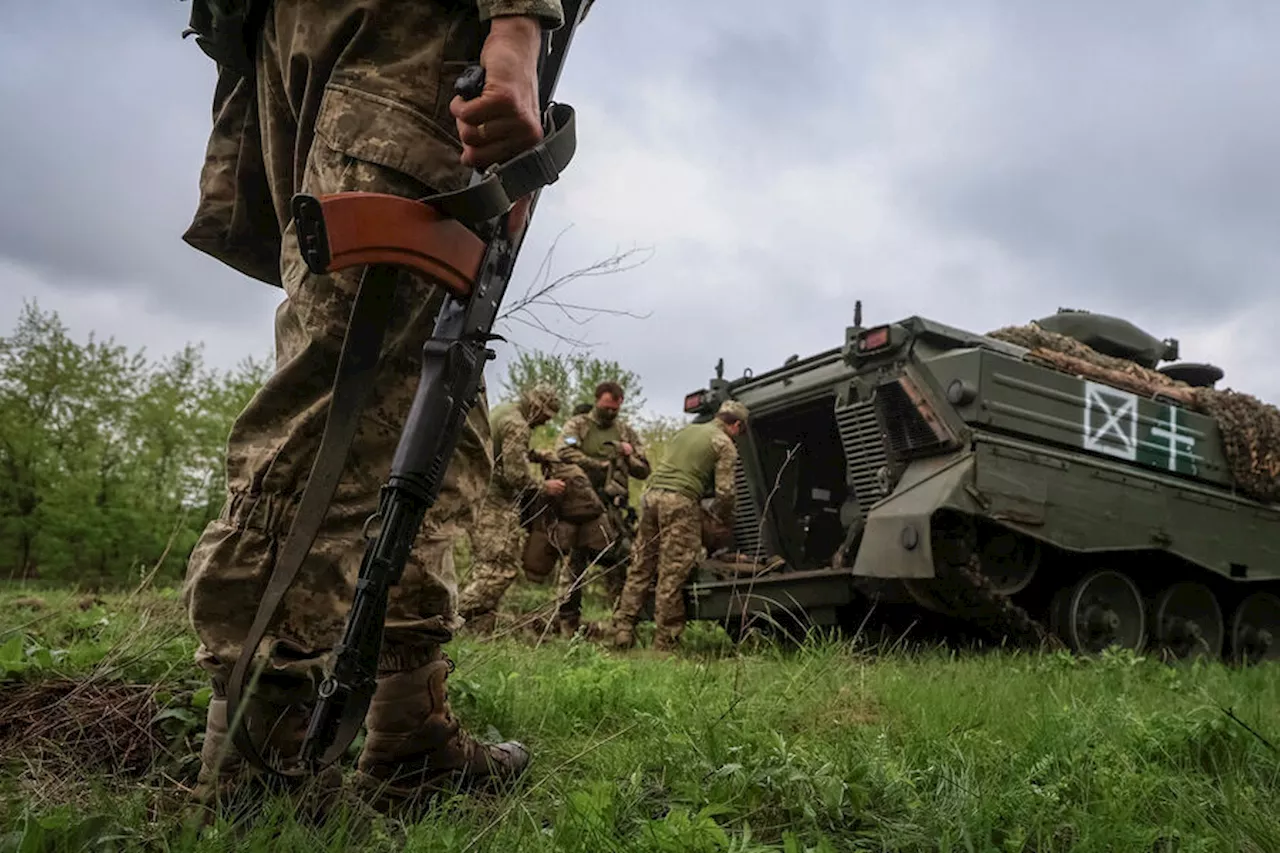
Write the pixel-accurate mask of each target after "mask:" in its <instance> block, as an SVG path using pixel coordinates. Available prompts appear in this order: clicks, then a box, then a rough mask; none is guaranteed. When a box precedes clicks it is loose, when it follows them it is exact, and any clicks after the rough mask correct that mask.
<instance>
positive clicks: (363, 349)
mask: <svg viewBox="0 0 1280 853" xmlns="http://www.w3.org/2000/svg"><path fill="white" fill-rule="evenodd" d="M546 120H547V121H546V124H547V128H546V134H545V136H544V138H543V140H542V141H541V142H540V143H539V144H538V145H536V146H535V147H534V148H532V149H530V150H529V151H527V152H525V153H524V154H521V155H519V156H517V157H514V158H512V159H511V160H508V161H507V162H505V163H503V164H501V165H498V166H494V167H491V168H490V169H489V170H488V171H487V172H486V173H485V176H484V178H483V179H482V180H481V181H480V182H479V183H476V184H472V185H471V186H469V187H467V188H465V189H463V190H458V191H456V192H451V193H441V194H439V195H435V196H430V197H427V198H424V199H421V201H422V202H423V203H425V204H428V205H431V206H433V207H436V208H437V209H439V210H440V211H441V213H444V214H446V215H448V216H450V217H452V218H454V219H458V220H460V221H462V222H463V223H465V224H467V225H472V226H474V225H476V224H479V223H481V222H484V221H486V220H489V219H493V218H494V217H496V216H500V215H502V214H504V213H506V212H507V211H508V210H509V209H510V207H511V205H512V200H515V199H519V198H521V197H522V196H525V195H528V194H529V193H530V192H533V191H536V190H538V189H540V188H541V187H543V186H545V185H547V184H550V183H554V182H555V181H556V180H557V179H558V178H559V175H560V172H561V171H562V170H563V169H564V168H565V166H566V165H568V162H569V160H570V159H571V158H572V157H573V154H574V150H575V147H576V139H575V127H574V112H573V108H572V107H570V106H568V105H566V104H551V105H550V106H549V109H548V111H547V114H546ZM526 227H527V226H526ZM398 274H399V273H398V271H396V270H395V269H394V268H389V267H386V266H381V265H374V266H369V267H367V268H366V271H365V273H364V275H363V276H362V277H361V281H360V287H359V290H358V292H357V294H356V298H355V303H354V305H353V306H352V310H351V315H350V322H349V324H348V327H347V333H346V337H345V338H344V340H343V345H342V355H341V356H340V358H339V361H338V367H337V372H336V374H335V376H334V382H333V392H332V397H331V399H330V402H329V411H328V415H327V418H326V421H325V428H324V435H323V438H322V439H321V442H320V449H319V451H318V452H317V454H316V458H315V462H314V463H313V464H312V468H311V473H310V475H309V477H308V479H307V484H306V486H305V487H304V489H303V493H302V498H301V500H300V502H299V505H298V510H297V512H296V514H295V515H294V519H293V523H292V524H291V525H290V528H289V532H288V534H287V536H286V538H285V541H284V545H283V546H282V547H281V549H280V552H279V556H278V558H277V560H276V563H275V567H274V570H273V571H272V574H271V578H270V580H269V581H268V583H267V586H266V589H265V590H264V592H263V594H262V598H261V599H260V602H259V605H258V611H257V614H256V615H255V617H254V621H253V625H252V627H251V628H250V629H249V633H248V635H247V636H246V637H245V640H244V643H243V644H242V646H241V650H240V657H239V659H238V660H237V661H236V664H235V666H234V668H233V670H232V673H231V680H230V683H229V684H228V685H227V716H228V720H229V724H230V726H231V734H232V740H233V742H234V743H235V745H236V747H237V748H238V749H239V751H240V753H241V754H242V755H243V757H244V758H245V759H247V760H248V761H249V762H250V763H251V764H253V765H254V766H256V767H258V768H259V769H263V770H268V771H270V772H274V773H278V774H280V775H302V774H303V773H304V772H305V771H303V770H300V769H299V770H293V771H286V770H283V769H281V768H277V767H273V766H269V764H268V762H267V761H266V760H265V759H264V758H263V756H262V755H261V753H260V752H259V750H258V748H257V745H256V744H254V742H253V739H252V737H251V736H250V734H249V732H248V729H247V727H246V726H245V725H243V724H241V723H239V722H238V720H237V716H238V710H239V707H240V704H241V702H242V701H243V697H244V695H245V694H246V690H245V684H246V680H247V678H248V675H249V667H250V665H251V663H252V661H253V659H254V658H255V657H256V655H257V650H258V646H260V645H261V643H262V640H263V638H264V637H265V636H266V634H267V631H269V630H270V628H271V626H272V622H273V621H274V620H275V618H276V615H277V613H278V612H279V610H280V605H281V603H282V602H283V600H284V596H285V594H286V593H287V592H288V590H289V588H290V587H291V586H292V585H293V582H294V581H295V580H296V578H297V576H298V572H299V571H300V570H301V568H302V564H303V562H304V561H305V560H306V558H307V554H308V553H309V552H310V550H311V546H312V544H313V543H314V542H315V538H316V535H317V534H318V533H319V530H320V527H321V525H322V524H323V522H324V517H325V514H326V511H327V510H328V506H329V503H330V501H331V500H332V499H333V494H334V492H335V491H336V489H337V486H338V482H339V480H340V479H341V475H342V472H343V469H344V468H345V465H346V461H347V454H348V451H349V449H350V447H351V442H352V440H353V439H354V437H355V431H356V428H357V426H358V424H359V422H360V417H361V414H362V412H363V411H364V408H365V406H366V404H367V403H368V401H369V397H370V395H371V393H372V390H373V385H374V377H375V375H376V369H377V364H378V356H379V353H380V352H381V348H382V340H383V337H384V334H385V330H386V326H387V322H388V320H389V318H390V313H391V310H392V306H393V302H394V292H395V276H396V275H398ZM388 276H389V278H387V277H388ZM361 722H362V721H361V720H358V719H357V720H354V721H346V720H344V726H343V731H342V738H343V739H345V740H348V741H349V740H350V739H351V738H352V737H354V734H355V731H352V726H353V725H354V727H355V729H357V730H358V728H359V725H360V723H361Z"/></svg>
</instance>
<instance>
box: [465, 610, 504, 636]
mask: <svg viewBox="0 0 1280 853" xmlns="http://www.w3.org/2000/svg"><path fill="white" fill-rule="evenodd" d="M465 618H466V620H467V621H466V624H465V625H463V626H462V633H464V634H467V635H469V636H475V637H483V636H487V635H489V634H492V633H493V632H494V630H496V629H497V627H498V614H497V613H495V612H494V611H492V610H485V611H482V612H478V613H475V614H473V615H470V616H466V617H465Z"/></svg>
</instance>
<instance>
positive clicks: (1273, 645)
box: [1231, 592, 1280, 663]
mask: <svg viewBox="0 0 1280 853" xmlns="http://www.w3.org/2000/svg"><path fill="white" fill-rule="evenodd" d="M1231 654H1232V656H1234V657H1235V659H1236V660H1237V661H1238V662H1240V663H1257V662H1259V661H1264V660H1276V659H1277V658H1280V598H1277V597H1276V596H1275V595H1273V594H1271V593H1269V592H1255V593H1253V594H1251V595H1248V596H1246V597H1245V599H1244V601H1241V602H1240V604H1239V606H1237V607H1236V611H1235V613H1234V614H1233V615H1232V617H1231Z"/></svg>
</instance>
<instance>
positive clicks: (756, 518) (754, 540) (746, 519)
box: [733, 459, 760, 556]
mask: <svg viewBox="0 0 1280 853" xmlns="http://www.w3.org/2000/svg"><path fill="white" fill-rule="evenodd" d="M733 491H734V493H735V498H734V502H733V544H734V548H735V549H736V550H737V551H738V553H740V554H746V555H747V556H757V552H758V551H759V550H760V511H759V510H758V509H757V508H756V502H755V498H753V497H752V496H751V488H750V487H749V486H748V485H747V475H746V472H745V471H743V469H742V460H741V459H739V460H738V461H737V463H736V464H735V465H734V466H733Z"/></svg>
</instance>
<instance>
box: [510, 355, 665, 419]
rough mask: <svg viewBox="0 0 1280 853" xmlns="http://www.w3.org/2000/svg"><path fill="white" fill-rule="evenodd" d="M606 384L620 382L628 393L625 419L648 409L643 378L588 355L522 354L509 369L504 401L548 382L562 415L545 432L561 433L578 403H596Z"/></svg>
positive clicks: (609, 360)
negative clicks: (599, 390) (598, 390)
mask: <svg viewBox="0 0 1280 853" xmlns="http://www.w3.org/2000/svg"><path fill="white" fill-rule="evenodd" d="M604 381H613V382H617V383H618V384H619V385H621V386H622V388H623V390H624V391H625V392H626V396H625V398H624V399H623V401H622V412H621V414H622V417H625V418H629V419H635V418H636V417H637V416H638V414H639V412H640V409H641V408H642V407H643V406H644V403H645V398H644V394H643V391H644V386H643V384H642V383H641V381H640V377H639V376H638V375H637V374H636V373H634V372H633V371H631V370H627V369H626V368H624V367H622V365H620V364H618V362H616V361H614V360H612V359H599V358H595V357H593V356H591V355H588V354H586V353H581V352H578V353H569V354H565V353H548V352H543V351H541V350H531V351H524V352H521V353H519V354H518V355H517V356H516V357H515V358H514V359H513V360H512V361H511V362H510V363H509V364H508V365H507V375H506V377H505V378H504V379H503V382H502V399H504V400H514V399H516V398H517V397H518V396H519V395H520V391H521V390H522V389H524V388H528V387H529V386H531V385H535V384H537V383H539V382H546V383H548V384H550V385H551V386H552V387H554V388H555V389H556V390H557V391H558V392H559V393H560V402H561V408H560V414H559V415H558V416H557V417H556V418H554V419H553V420H552V421H551V422H550V424H548V425H547V427H546V428H545V429H549V430H552V431H558V430H559V429H560V427H562V426H564V422H565V421H567V420H568V419H569V415H570V414H571V413H572V412H573V407H574V406H575V405H577V404H578V403H590V402H592V401H594V400H595V389H596V386H597V385H598V384H600V383H601V382H604Z"/></svg>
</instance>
